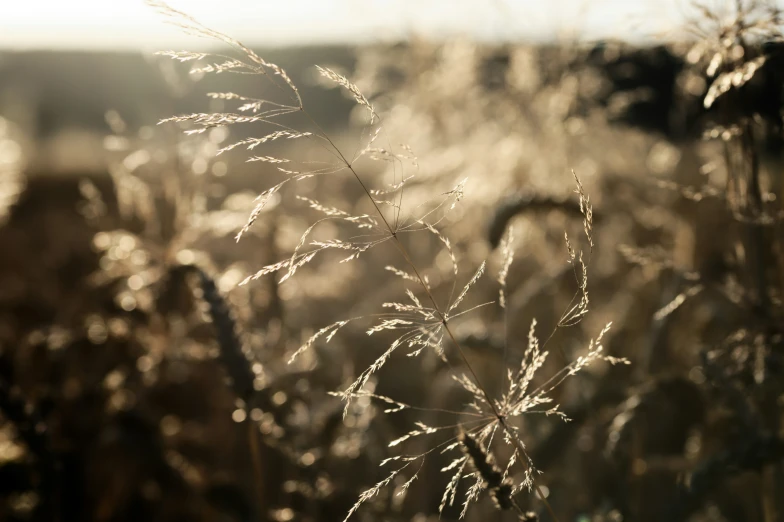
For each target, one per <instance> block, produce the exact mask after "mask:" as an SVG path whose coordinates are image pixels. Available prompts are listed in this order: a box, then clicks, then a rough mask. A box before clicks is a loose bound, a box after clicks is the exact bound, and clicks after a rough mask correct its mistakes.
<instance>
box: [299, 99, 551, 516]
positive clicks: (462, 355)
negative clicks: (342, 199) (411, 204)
mask: <svg viewBox="0 0 784 522" xmlns="http://www.w3.org/2000/svg"><path fill="white" fill-rule="evenodd" d="M300 110H301V111H302V112H303V113H304V114H305V115H306V116H307V117H308V119H310V121H311V122H312V123H313V125H315V127H316V128H317V129H318V130H319V132H320V133H321V135H322V136H323V137H324V138H325V139H326V140H327V142H329V144H330V145H331V146H332V148H333V149H334V150H335V152H336V153H337V154H338V156H339V157H340V160H341V161H342V162H343V163H344V164H345V165H346V168H348V169H349V171H351V174H352V175H353V176H354V178H355V179H356V180H357V182H358V183H359V184H360V186H361V187H362V190H363V191H364V192H365V195H366V196H367V197H368V199H370V201H371V202H372V203H373V206H374V207H375V209H376V212H377V213H378V215H379V217H381V220H382V221H383V223H384V225H385V226H386V228H387V230H388V232H389V234H390V236H391V237H392V239H393V241H394V244H395V246H396V247H397V248H398V250H399V251H400V253H401V254H402V256H403V258H404V259H405V261H406V263H407V264H408V266H409V267H411V270H413V271H414V275H415V276H416V279H417V281H418V282H419V285H420V286H421V287H422V289H423V290H424V291H425V294H426V295H427V297H428V299H429V300H430V302H431V303H432V304H433V309H434V310H435V311H436V313H437V314H438V317H439V318H440V319H441V324H442V325H443V327H444V330H445V331H446V333H447V335H448V336H449V338H450V339H451V340H452V343H453V344H454V345H455V347H456V348H457V352H458V354H459V356H460V359H461V361H462V362H463V364H464V365H465V366H466V368H468V371H469V372H470V373H471V376H472V377H473V379H474V382H476V385H477V386H478V387H479V389H480V391H481V392H482V394H483V395H484V398H485V400H486V401H487V404H489V405H490V408H492V411H493V415H495V417H496V420H497V421H498V423H499V425H500V426H501V427H502V428H503V430H504V432H505V433H506V434H507V435H508V436H509V439H510V440H511V441H512V442H513V443H514V445H515V448H516V449H517V451H519V452H520V454H521V455H525V454H526V451H525V447H524V446H523V443H522V442H521V441H520V439H519V438H518V437H517V435H516V434H515V433H514V431H512V430H511V429H510V428H509V426H508V424H507V423H506V417H505V416H504V415H502V414H501V412H500V411H498V408H497V407H496V405H495V402H494V401H493V400H492V399H491V397H490V394H489V393H488V392H487V389H486V388H485V387H484V385H483V384H482V382H481V381H480V379H479V376H478V375H477V373H476V372H475V371H474V368H473V367H472V366H471V364H470V363H469V362H468V358H467V357H466V354H465V351H464V350H463V347H462V346H461V345H460V342H459V341H458V340H457V338H456V337H455V335H454V333H452V329H451V328H450V327H449V324H448V320H447V316H446V314H444V312H442V311H441V308H440V307H439V306H438V303H437V302H436V299H435V297H433V293H432V292H431V291H430V288H429V287H428V285H427V283H425V280H424V278H423V277H422V275H421V274H420V272H419V269H418V268H417V266H416V264H415V263H414V261H413V260H412V259H411V256H410V255H409V253H408V250H407V249H406V247H405V245H404V244H403V242H402V241H400V238H399V237H398V235H397V232H396V231H395V229H394V228H393V227H392V225H390V223H389V221H387V218H386V216H384V213H383V212H382V211H381V208H379V206H378V203H376V201H375V199H374V198H373V196H372V194H371V193H370V190H369V189H368V188H367V186H366V185H365V183H364V182H363V181H362V178H360V177H359V174H358V173H357V171H356V170H355V169H354V166H353V165H352V164H351V162H350V161H348V160H347V159H346V157H345V156H344V155H343V153H342V152H341V151H340V149H339V148H338V147H337V146H336V145H335V143H334V142H333V141H332V140H331V139H330V138H329V136H328V135H327V134H326V132H324V130H323V129H322V128H321V126H320V125H319V124H318V123H316V121H315V120H314V119H313V118H312V117H311V116H310V114H309V113H308V112H307V111H306V110H305V109H304V108H303V107H301V106H300ZM521 460H522V462H523V465H524V466H526V468H528V467H529V465H528V464H527V463H526V462H525V460H524V459H521ZM533 487H534V490H535V491H536V494H537V496H538V497H539V499H540V500H541V501H542V503H543V504H544V505H545V508H546V509H547V511H548V512H549V513H550V516H551V517H552V519H553V520H554V521H555V522H558V517H557V516H556V515H555V512H554V511H553V508H552V506H551V505H550V503H549V502H548V501H547V498H546V497H545V495H544V493H542V490H541V488H540V487H539V486H538V485H537V484H536V483H535V482H534V484H533ZM515 505H516V506H517V503H516V502H515ZM517 509H520V507H519V506H517ZM520 511H522V510H521V509H520Z"/></svg>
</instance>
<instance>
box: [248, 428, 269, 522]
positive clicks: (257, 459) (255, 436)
mask: <svg viewBox="0 0 784 522" xmlns="http://www.w3.org/2000/svg"><path fill="white" fill-rule="evenodd" d="M247 424H248V445H249V446H250V455H251V460H252V461H253V475H254V476H255V478H256V486H257V487H258V492H257V493H258V495H259V498H258V501H257V502H256V505H259V506H262V505H264V504H263V502H262V499H263V498H264V475H263V474H262V472H261V449H260V448H259V433H258V429H257V428H256V423H255V422H254V421H252V420H251V418H250V416H248V420H247ZM261 520H265V517H263V516H262V517H261Z"/></svg>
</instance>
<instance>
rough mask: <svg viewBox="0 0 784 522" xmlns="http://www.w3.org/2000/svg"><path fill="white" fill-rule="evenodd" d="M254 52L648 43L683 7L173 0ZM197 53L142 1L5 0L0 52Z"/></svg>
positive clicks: (665, 1) (536, 0)
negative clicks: (497, 42)
mask: <svg viewBox="0 0 784 522" xmlns="http://www.w3.org/2000/svg"><path fill="white" fill-rule="evenodd" d="M169 3H170V5H172V6H173V7H176V8H178V9H181V10H183V11H186V12H188V13H190V14H191V15H193V16H194V17H196V18H197V19H199V20H200V21H202V22H204V23H206V24H207V25H209V26H210V27H213V28H215V29H218V30H220V31H223V32H226V33H229V34H231V35H232V36H234V37H236V38H238V39H240V40H242V41H245V42H247V43H249V44H254V45H258V44H260V45H263V44H268V45H276V44H306V43H319V42H352V41H358V40H368V39H371V40H374V39H399V38H400V37H401V36H405V35H409V34H416V33H420V34H423V35H430V36H436V37H437V36H444V35H447V34H461V35H470V36H473V37H479V38H485V39H487V38H504V39H509V38H511V39H526V40H539V39H548V38H553V37H554V36H555V35H557V34H559V33H564V32H568V33H569V34H575V31H577V34H579V35H581V36H582V37H584V38H591V39H593V38H598V37H608V36H609V37H619V38H633V39H639V38H643V37H646V36H649V35H650V34H652V33H653V32H655V31H658V30H661V29H663V28H667V27H670V26H672V25H673V24H674V23H677V20H678V13H679V10H678V6H679V5H680V4H683V3H684V0H549V1H548V0H545V1H542V0H171V1H170V2H169ZM183 45H188V48H189V49H192V48H193V46H194V41H193V38H192V37H187V36H183V35H181V34H180V33H179V32H178V30H177V29H176V28H175V27H172V26H170V25H167V24H165V23H164V22H163V21H162V19H161V17H160V16H158V15H157V14H156V13H155V12H154V11H153V10H152V9H151V8H149V7H147V6H146V5H145V4H144V1H143V0H0V48H17V49H18V48H27V49H29V48H35V49H51V48H69V49H74V48H77V49H101V48H103V49H106V48H110V49H145V50H148V49H159V48H162V47H166V48H168V47H177V46H183Z"/></svg>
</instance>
